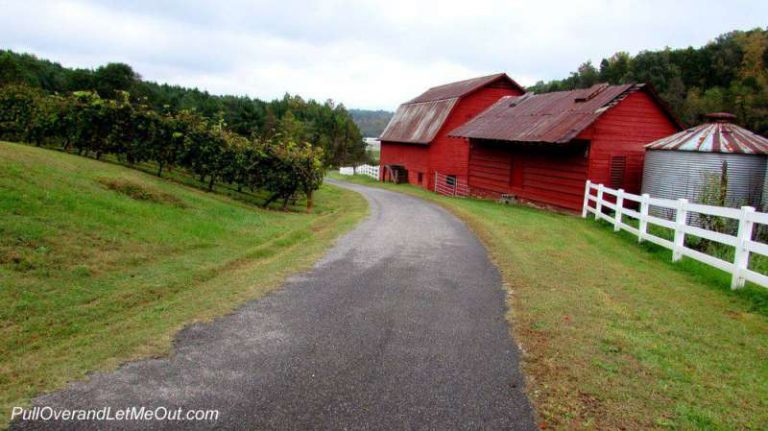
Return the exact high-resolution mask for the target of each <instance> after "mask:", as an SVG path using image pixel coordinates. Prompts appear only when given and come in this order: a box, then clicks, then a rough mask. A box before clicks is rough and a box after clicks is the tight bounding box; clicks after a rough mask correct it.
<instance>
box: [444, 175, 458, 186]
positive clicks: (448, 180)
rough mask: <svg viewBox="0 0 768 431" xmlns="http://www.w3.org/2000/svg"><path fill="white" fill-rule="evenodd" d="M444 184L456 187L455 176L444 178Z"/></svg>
mask: <svg viewBox="0 0 768 431" xmlns="http://www.w3.org/2000/svg"><path fill="white" fill-rule="evenodd" d="M445 184H448V185H449V186H451V187H453V186H455V185H456V175H448V176H447V177H445Z"/></svg>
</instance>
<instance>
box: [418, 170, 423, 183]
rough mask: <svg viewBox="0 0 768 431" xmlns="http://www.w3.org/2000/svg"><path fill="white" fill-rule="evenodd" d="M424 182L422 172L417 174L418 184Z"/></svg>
mask: <svg viewBox="0 0 768 431" xmlns="http://www.w3.org/2000/svg"><path fill="white" fill-rule="evenodd" d="M423 182H424V172H419V184H422V183H423Z"/></svg>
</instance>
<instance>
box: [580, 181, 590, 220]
mask: <svg viewBox="0 0 768 431" xmlns="http://www.w3.org/2000/svg"><path fill="white" fill-rule="evenodd" d="M591 186H592V183H591V182H590V181H589V180H587V185H586V187H584V206H583V207H582V208H581V218H587V208H589V188H590V187H591Z"/></svg>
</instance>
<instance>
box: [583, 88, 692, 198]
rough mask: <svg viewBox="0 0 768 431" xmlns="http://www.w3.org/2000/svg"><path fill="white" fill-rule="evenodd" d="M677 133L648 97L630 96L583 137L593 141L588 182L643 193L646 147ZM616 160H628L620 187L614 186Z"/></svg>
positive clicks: (668, 119) (662, 112) (600, 119)
mask: <svg viewBox="0 0 768 431" xmlns="http://www.w3.org/2000/svg"><path fill="white" fill-rule="evenodd" d="M676 132H678V128H677V127H676V126H675V123H674V122H672V120H671V119H670V118H669V117H668V116H667V115H666V114H665V113H664V111H663V110H662V109H661V107H660V106H659V105H658V104H657V103H656V102H655V101H654V99H653V98H652V97H651V96H650V95H648V93H646V92H644V91H638V92H635V93H632V94H630V95H629V96H627V97H626V98H625V99H624V100H623V101H622V102H620V103H619V104H618V105H617V106H615V107H614V108H613V109H610V110H609V111H608V112H606V113H605V114H604V115H602V116H601V117H600V118H599V119H598V120H597V121H596V122H595V123H594V124H593V125H592V126H591V127H590V128H588V129H587V130H585V131H584V132H583V133H582V134H581V136H580V137H583V138H586V139H590V140H591V145H590V150H589V153H590V154H589V156H590V157H589V179H590V180H591V181H593V182H596V183H602V184H605V185H606V186H608V187H613V188H623V189H624V190H625V191H627V192H630V193H635V194H637V193H640V186H641V183H642V179H643V159H644V157H645V145H647V144H650V143H651V142H653V141H655V140H657V139H661V138H663V137H665V136H669V135H671V134H673V133H676ZM616 156H624V157H626V171H625V175H624V181H623V183H621V184H612V182H611V160H612V158H613V157H616Z"/></svg>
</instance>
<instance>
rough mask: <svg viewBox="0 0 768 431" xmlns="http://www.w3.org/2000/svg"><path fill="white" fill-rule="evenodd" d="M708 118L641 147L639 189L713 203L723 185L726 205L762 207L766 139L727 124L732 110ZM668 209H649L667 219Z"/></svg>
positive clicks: (652, 194)
mask: <svg viewBox="0 0 768 431" xmlns="http://www.w3.org/2000/svg"><path fill="white" fill-rule="evenodd" d="M707 117H708V119H709V120H710V121H709V122H707V123H705V124H702V125H700V126H696V127H693V128H690V129H687V130H684V131H682V132H680V133H676V134H674V135H671V136H668V137H666V138H663V139H660V140H658V141H655V142H653V143H651V144H649V145H647V146H646V153H645V166H644V169H643V187H642V191H643V193H648V194H650V195H651V196H652V197H657V198H664V199H680V198H685V199H688V200H689V201H690V202H697V203H706V204H710V205H716V204H717V201H718V200H719V199H718V198H717V196H718V195H719V193H720V190H721V188H722V187H721V186H723V185H726V184H727V186H726V187H725V189H726V195H725V204H726V205H728V206H733V207H739V206H742V205H752V206H755V207H757V208H761V207H762V204H763V203H768V202H766V201H765V199H764V197H763V195H764V193H766V194H768V190H766V189H765V187H766V184H765V183H766V182H768V178H766V169H767V168H768V166H767V165H766V155H768V139H766V138H764V137H762V136H760V135H757V134H755V133H752V132H750V131H748V130H746V129H744V128H742V127H739V126H737V125H735V124H733V123H731V120H732V119H733V118H734V117H733V115H731V114H725V113H716V114H709V115H708V116H707ZM670 212H671V211H665V210H662V209H661V208H657V207H652V208H651V213H652V214H655V215H659V216H665V217H667V218H668V216H669V215H670ZM694 222H695V220H694Z"/></svg>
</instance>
